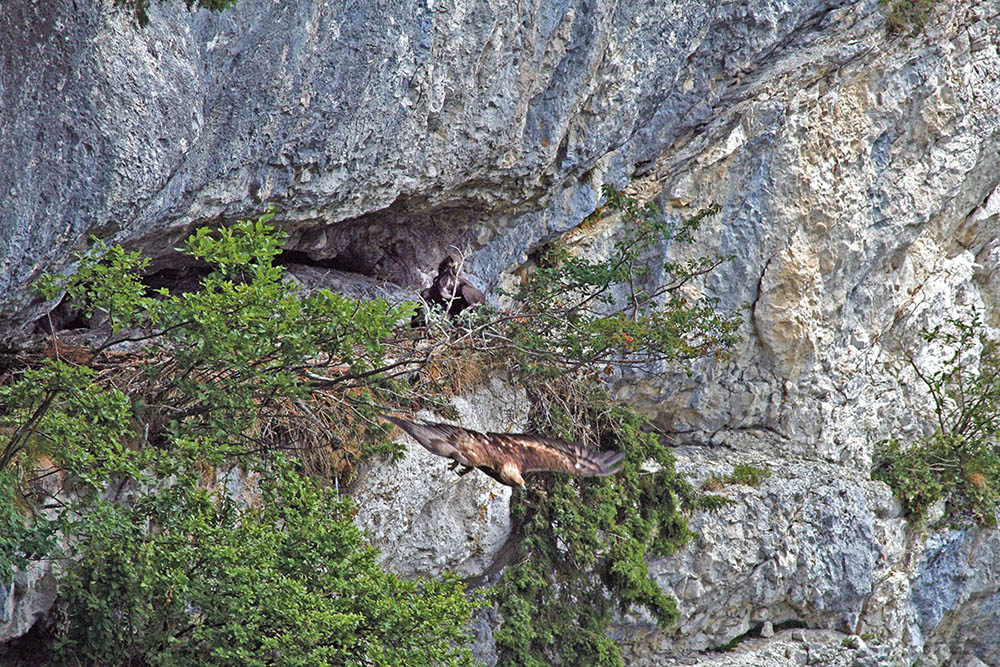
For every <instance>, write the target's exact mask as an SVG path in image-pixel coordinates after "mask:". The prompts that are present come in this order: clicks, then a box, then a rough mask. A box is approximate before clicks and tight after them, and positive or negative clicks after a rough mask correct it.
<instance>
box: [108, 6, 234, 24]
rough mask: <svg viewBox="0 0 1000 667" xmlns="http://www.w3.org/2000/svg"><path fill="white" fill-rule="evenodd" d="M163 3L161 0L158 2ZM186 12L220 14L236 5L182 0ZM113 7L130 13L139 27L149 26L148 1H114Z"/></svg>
mask: <svg viewBox="0 0 1000 667" xmlns="http://www.w3.org/2000/svg"><path fill="white" fill-rule="evenodd" d="M159 1H160V2H163V0H159ZM184 4H185V5H186V6H187V8H188V11H193V10H195V9H208V10H210V11H213V12H221V11H223V10H225V9H229V8H230V7H232V6H234V5H235V4H236V0H184ZM115 5H117V6H118V7H121V8H122V9H124V10H126V11H128V12H131V13H133V14H134V15H135V20H136V23H138V24H139V25H141V26H147V25H149V7H150V0H115Z"/></svg>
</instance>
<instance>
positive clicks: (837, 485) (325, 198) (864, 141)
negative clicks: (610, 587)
mask: <svg viewBox="0 0 1000 667" xmlns="http://www.w3.org/2000/svg"><path fill="white" fill-rule="evenodd" d="M107 4H108V3H103V2H98V0H53V1H52V2H47V3H35V2H30V1H29V0H14V1H13V2H6V3H5V4H4V8H3V11H2V12H0V157H2V164H3V168H0V201H2V203H3V204H4V205H3V206H0V329H2V330H3V332H5V333H10V332H12V331H16V330H17V329H18V328H19V327H23V326H25V325H26V324H27V323H28V322H29V321H30V320H31V318H32V316H33V315H37V314H38V313H40V312H42V306H41V305H40V304H34V305H31V304H30V297H29V296H28V295H27V293H26V292H25V291H24V289H23V287H24V285H25V284H26V282H27V281H28V280H29V279H30V278H31V277H33V276H34V275H36V274H37V273H38V272H39V271H40V270H43V269H51V268H61V267H64V266H66V265H67V262H69V261H70V257H71V251H72V250H73V249H76V248H79V247H81V245H82V244H83V243H84V239H85V238H86V236H87V234H90V233H97V234H100V235H101V236H103V237H105V238H109V239H112V240H118V241H123V242H126V243H128V244H131V245H133V246H141V247H143V248H144V249H145V250H147V251H148V252H150V253H152V254H153V255H154V257H155V258H156V262H155V268H163V267H168V266H174V265H176V264H177V263H178V261H179V260H178V259H177V257H176V255H174V254H172V249H173V248H174V247H175V246H176V245H177V242H178V240H179V238H181V237H182V236H183V234H185V233H186V231H187V230H188V229H190V228H191V227H192V226H193V225H196V224H200V223H205V222H210V223H216V222H219V221H225V220H232V219H235V218H239V217H247V216H251V215H255V214H256V213H258V212H260V211H261V210H263V209H264V208H266V207H270V206H276V207H277V208H278V209H279V213H278V216H277V217H276V220H277V221H279V222H280V224H281V225H282V226H283V227H284V228H285V229H286V230H287V231H289V233H290V237H289V242H288V249H289V250H292V251H295V253H297V254H296V255H294V259H293V261H295V262H297V263H299V264H301V263H303V262H307V261H312V262H319V263H323V265H324V267H323V268H322V269H320V268H317V267H305V268H302V267H298V268H296V269H295V272H296V275H297V276H298V277H299V279H300V280H301V281H302V282H303V283H304V284H306V285H307V286H308V285H310V284H313V283H314V282H316V281H319V282H322V281H324V280H327V281H328V280H329V279H330V278H331V277H332V278H334V283H336V284H337V285H340V287H341V288H342V289H345V290H353V291H357V292H358V293H359V294H361V293H363V294H373V293H378V294H381V292H382V291H383V290H384V292H385V293H386V294H395V295H396V297H397V298H398V297H399V296H400V295H401V294H402V293H400V292H398V291H395V288H393V287H390V286H388V285H387V281H391V282H394V283H396V284H397V285H399V286H400V288H401V289H404V290H407V289H408V290H412V289H413V288H414V287H418V286H423V285H426V284H427V282H428V280H429V277H428V274H429V272H431V271H432V270H433V267H434V266H435V265H436V264H437V262H438V261H439V259H440V257H441V255H442V254H443V252H444V251H445V250H448V249H449V248H451V247H452V246H453V247H454V248H455V249H457V250H459V251H461V252H463V253H466V254H467V263H466V266H467V268H468V271H469V272H470V274H471V277H472V278H473V279H474V280H475V281H476V282H477V283H478V284H481V285H483V286H485V287H487V288H488V289H489V288H492V287H494V286H496V285H497V284H500V283H509V282H510V280H511V279H512V278H511V270H512V269H514V268H516V266H517V265H519V264H521V263H522V262H524V261H525V260H526V258H527V256H528V254H529V253H530V251H531V250H532V247H533V246H534V245H535V244H537V243H538V242H539V241H541V240H545V239H547V238H549V237H551V236H553V235H555V234H557V233H559V232H562V231H564V230H567V229H569V228H572V227H573V226H575V225H576V224H577V223H578V222H579V221H580V220H581V219H582V218H583V217H584V216H585V215H586V214H587V213H589V212H590V210H591V209H592V207H593V205H594V203H595V201H596V198H597V196H598V193H599V190H600V187H601V185H602V184H604V183H613V184H616V185H619V186H621V185H624V184H626V183H629V188H630V190H631V191H633V192H634V193H635V194H637V195H638V196H640V197H642V198H644V199H649V200H654V201H657V202H658V203H660V204H661V205H663V206H664V207H665V209H666V210H667V212H668V214H670V215H677V216H682V215H689V214H690V213H692V212H693V211H694V210H696V209H697V208H698V207H700V206H703V205H705V204H707V203H709V202H712V201H715V202H718V203H719V204H720V205H721V206H722V211H721V213H720V214H719V215H718V216H716V217H715V218H713V219H711V221H710V222H709V223H708V225H707V227H706V228H705V230H704V231H703V232H702V234H700V235H699V240H698V244H697V245H696V246H695V247H693V248H684V247H679V246H677V245H670V246H664V247H661V248H658V249H657V252H656V253H654V254H653V255H652V256H651V257H650V263H651V265H653V266H654V271H653V272H652V278H651V279H652V280H654V281H655V280H657V279H658V278H661V277H662V276H661V275H660V272H659V271H658V270H656V269H655V266H656V263H657V262H658V261H659V260H661V259H666V258H669V259H681V258H683V257H685V256H688V255H692V254H697V253H705V252H720V253H723V254H732V255H734V256H735V259H734V260H733V261H732V262H730V263H728V264H727V265H725V266H724V267H723V268H722V269H721V270H719V271H717V272H716V273H715V274H714V275H713V276H711V278H710V279H709V280H708V281H707V283H706V284H705V285H704V286H701V289H703V290H704V291H706V292H707V293H709V294H712V295H715V296H718V297H719V298H720V300H721V304H722V306H723V307H725V308H729V309H732V310H733V311H734V312H738V313H740V316H741V317H742V322H743V327H742V334H743V342H742V343H741V344H740V345H739V346H738V348H737V349H736V350H735V353H734V354H733V356H732V357H731V359H729V360H727V361H716V360H712V361H710V362H706V363H702V364H698V365H696V366H695V368H694V369H693V371H694V372H693V374H691V375H690V376H688V375H686V374H683V373H671V372H664V373H660V374H657V373H653V372H651V373H647V374H644V375H635V376H629V377H625V378H622V382H621V383H620V385H619V387H618V391H619V396H620V398H621V400H623V401H627V402H629V403H631V404H634V405H637V406H640V407H641V408H642V409H643V410H645V411H646V412H647V413H648V414H649V416H650V417H651V418H653V419H654V420H655V421H656V423H657V424H658V425H659V426H660V427H661V428H662V429H664V431H665V432H667V433H668V434H669V435H670V437H671V438H672V440H673V441H674V442H675V443H676V444H677V445H681V446H684V449H683V450H681V451H680V452H679V453H680V454H682V462H681V465H682V466H683V467H684V468H685V469H686V470H688V471H689V472H690V473H691V474H692V475H693V476H694V477H695V478H696V479H704V478H705V477H706V476H707V475H708V474H710V473H712V472H717V473H720V474H725V473H726V472H728V471H729V470H731V468H732V466H733V465H734V464H735V463H739V462H752V463H755V464H757V465H767V466H768V467H770V468H771V469H772V470H773V473H774V474H773V476H772V477H771V478H769V479H768V480H765V482H764V483H762V484H761V485H760V486H759V487H741V486H737V487H733V488H731V489H727V490H726V491H725V493H726V494H727V495H729V496H730V497H731V498H732V499H733V500H734V501H735V502H734V504H733V505H730V506H728V507H726V508H724V509H723V510H721V511H720V512H718V513H716V514H707V515H697V516H695V517H693V518H692V522H693V524H694V525H695V527H696V529H697V530H698V531H699V533H700V537H699V538H698V540H697V541H696V542H694V543H693V544H692V545H691V547H690V548H689V549H688V550H686V551H685V552H683V553H681V554H677V555H675V556H674V557H672V558H671V559H668V560H663V561H656V562H654V563H653V564H652V565H653V568H654V571H655V572H656V577H657V581H658V582H659V583H660V584H661V585H662V586H664V587H665V588H667V589H668V590H670V591H672V592H674V593H675V594H676V595H677V596H678V599H679V600H680V603H681V609H682V616H683V620H682V622H681V624H680V626H679V627H678V628H674V629H668V630H665V631H661V630H657V629H655V628H653V627H652V626H651V625H650V624H649V619H648V618H646V617H644V615H643V614H642V613H641V611H640V610H636V611H635V613H634V614H631V615H628V616H626V617H623V618H622V619H620V620H619V622H618V623H617V624H616V626H615V627H614V628H613V629H612V631H613V633H614V635H615V636H616V638H618V639H619V640H620V641H621V643H622V645H623V646H625V647H626V649H627V651H628V652H629V655H630V659H631V660H632V661H633V662H634V664H672V663H670V662H669V661H682V662H678V663H677V664H698V663H699V661H700V662H703V663H704V664H781V663H780V660H786V661H787V662H786V663H784V664H826V665H834V664H838V665H839V664H857V665H869V664H870V665H881V664H890V663H891V661H900V662H902V663H904V664H907V663H909V662H912V661H913V660H916V659H921V660H923V661H924V662H925V663H927V664H970V665H972V664H976V661H979V662H982V663H985V664H998V663H1000V632H997V631H996V628H998V627H1000V600H998V595H1000V594H998V591H1000V582H998V574H997V572H998V567H1000V565H998V563H1000V548H998V547H997V536H996V533H995V532H990V531H976V530H969V531H955V532H942V529H941V528H940V527H937V526H929V527H926V528H920V527H913V526H909V525H906V524H905V523H904V522H903V520H902V519H901V518H900V516H899V508H898V505H897V504H895V503H894V501H893V500H892V499H891V498H890V496H889V494H888V491H887V490H886V489H885V487H884V486H882V485H880V484H877V483H873V482H871V481H870V478H869V470H870V466H871V463H872V459H873V446H874V443H876V442H877V441H878V440H879V439H881V438H884V437H887V436H889V435H898V436H901V437H904V438H910V437H915V436H918V435H920V434H921V433H924V432H926V431H927V429H928V428H929V427H930V419H929V417H930V416H931V412H930V410H929V405H930V404H929V402H928V397H927V394H926V392H925V391H924V390H923V388H922V387H921V385H920V383H919V382H918V381H917V378H915V377H914V376H913V374H912V372H911V371H910V370H909V369H908V367H907V363H906V361H905V356H904V351H905V350H910V351H911V352H912V353H913V354H914V355H915V356H916V358H917V359H918V360H920V361H921V363H928V364H935V363H940V360H941V359H942V358H943V357H944V355H946V354H947V352H948V351H947V350H944V349H942V348H940V347H932V346H928V345H925V344H924V343H922V342H921V341H920V340H919V339H918V337H917V334H918V332H919V330H920V329H921V328H922V327H928V326H934V325H936V324H939V323H941V322H942V321H944V319H946V318H947V317H951V316H958V315H962V314H963V313H969V312H970V311H971V309H973V308H975V309H976V310H977V311H979V312H980V313H982V314H983V316H984V319H985V321H986V322H987V323H988V324H990V325H991V326H995V327H996V326H1000V308H998V306H1000V278H998V276H1000V194H998V187H997V185H998V183H1000V114H998V113H997V108H998V105H1000V52H998V45H1000V0H984V1H982V2H976V3H936V5H935V8H934V10H933V12H932V15H931V17H930V19H929V20H928V22H927V24H926V25H925V26H924V27H923V28H922V29H920V30H918V31H917V33H916V34H915V35H914V36H912V37H910V36H888V35H887V34H886V32H885V30H884V21H883V18H882V14H881V13H880V11H879V10H878V8H877V3H876V1H875V0H864V1H863V2H856V3H849V2H843V1H842V0H746V1H745V2H737V3H717V2H708V1H705V0H677V1H676V2H667V3H658V4H653V5H647V4H641V3H627V2H617V3H615V2H610V1H609V0H560V1H559V2H543V1H541V0H532V1H529V2H521V3H502V2H491V1H487V0H449V1H446V2H437V1H435V2H415V1H413V2H378V1H376V0H370V1H366V2H363V3H360V4H356V5H353V6H351V7H347V6H346V5H345V4H344V3H339V2H333V1H319V2H271V1H270V0H240V1H239V3H238V6H237V8H236V9H235V10H234V11H231V12H226V13H222V14H218V15H212V14H209V13H207V12H197V13H194V14H190V13H187V12H185V11H184V10H183V9H182V8H181V7H180V3H176V2H167V3H165V4H154V6H153V12H152V18H153V21H152V23H151V25H150V27H149V28H147V29H145V30H137V29H136V28H135V27H134V26H133V25H132V24H131V23H130V20H129V19H128V17H126V16H124V15H120V14H118V13H115V12H114V11H112V10H111V9H109V8H108V7H107V6H106V5H107ZM614 231H615V230H614V225H613V224H610V225H605V226H601V227H600V228H598V229H596V230H594V232H593V233H580V234H578V235H577V236H576V245H575V246H574V247H576V248H577V249H579V250H581V251H582V252H589V253H591V254H593V255H598V256H599V255H601V254H602V253H606V252H607V249H608V247H609V245H610V240H611V238H612V236H611V235H612V234H613V233H614ZM324 270H330V271H331V273H330V275H328V276H326V277H322V276H318V275H317V272H319V271H324ZM345 271H353V272H360V273H363V274H365V276H367V278H368V279H367V280H365V279H356V278H352V277H349V276H347V275H346V274H345V273H344V272H345ZM744 305H746V306H747V307H745V308H744ZM651 370H657V369H651ZM659 370H665V369H659ZM462 414H463V418H464V416H465V415H468V416H469V417H468V418H469V419H470V421H469V422H467V423H466V425H468V426H472V427H480V428H494V429H504V428H505V427H506V426H507V424H506V423H502V422H507V421H509V420H508V419H505V418H502V417H498V416H497V415H495V414H492V413H490V414H491V416H488V417H484V418H483V419H484V421H482V422H481V423H479V422H476V421H474V417H475V415H476V414H478V410H464V411H462ZM411 444H412V443H411ZM446 465H447V464H446V462H443V461H441V460H436V459H434V458H433V457H430V455H427V454H426V453H425V452H423V451H422V450H420V449H419V448H417V447H416V446H415V445H413V446H411V447H410V449H409V451H408V455H407V458H406V459H404V461H403V463H402V464H401V465H399V466H395V467H389V466H383V467H379V468H373V469H371V470H369V471H368V472H366V477H365V478H363V479H362V482H361V485H362V486H361V487H359V491H360V490H361V489H363V495H360V496H359V497H363V498H365V501H364V502H363V503H362V506H363V507H365V506H367V507H368V508H369V509H368V510H367V514H366V515H359V523H361V524H362V525H364V526H365V527H366V529H368V530H369V532H370V534H371V535H372V537H373V540H374V541H376V542H377V543H378V544H379V545H380V546H381V547H382V548H383V550H384V553H385V556H384V558H385V559H386V560H385V562H386V563H387V564H388V565H389V566H391V567H393V568H394V569H397V570H399V571H402V572H407V573H420V572H424V573H434V572H438V571H440V570H441V569H442V568H457V569H458V570H459V571H460V572H462V573H464V574H467V575H470V576H473V575H475V574H477V573H481V572H482V570H483V568H484V567H485V566H486V565H488V561H489V560H490V558H491V554H493V553H495V551H496V549H498V548H499V545H501V544H502V543H503V541H504V539H505V534H506V530H507V527H508V525H509V514H507V513H506V500H505V497H504V496H502V495H494V494H497V493H498V492H499V493H500V494H502V493H503V489H498V488H497V487H496V486H495V485H494V483H493V482H492V481H491V480H488V479H486V478H484V477H483V476H482V475H469V476H466V477H464V478H461V479H459V480H457V481H456V480H455V478H454V476H453V474H452V473H449V472H447V471H446V470H444V468H445V467H446ZM413 480H420V483H418V484H414V483H413ZM483 508H485V512H486V514H485V515H481V514H477V512H480V510H482V509H483ZM8 615H10V614H8ZM789 621H791V622H795V623H799V624H802V625H805V626H806V627H805V628H802V629H798V630H792V631H787V630H786V631H782V630H780V628H782V627H784V626H782V625H781V623H783V622H789ZM767 623H770V624H771V628H772V629H773V630H775V635H774V636H773V637H772V638H770V639H766V638H765V639H760V640H755V641H761V642H763V643H762V644H761V645H759V646H757V647H756V648H754V647H749V648H747V651H750V650H751V648H752V650H753V651H756V653H753V652H745V651H743V650H742V649H740V651H741V655H742V654H743V653H746V655H745V656H744V657H738V656H716V655H714V654H705V655H702V654H699V653H697V651H701V650H703V649H706V648H712V647H717V646H720V645H723V644H725V643H727V642H728V641H730V640H732V639H733V638H736V637H739V636H740V635H742V634H743V633H745V632H748V631H753V630H754V629H755V628H757V627H758V626H759V627H760V628H761V629H764V628H765V627H766V624H767ZM488 625H489V624H486V625H484V626H483V627H487V626H488ZM796 633H798V635H796ZM824 633H825V634H824ZM486 634H488V632H486ZM853 637H865V638H866V639H864V643H863V644H859V645H858V646H848V647H843V648H842V649H841V648H838V646H839V642H842V641H843V640H845V639H850V638H853ZM869 640H870V641H869ZM852 642H853V640H852ZM481 643H483V644H484V646H485V645H486V644H488V638H487V639H483V642H481ZM755 646H756V645H755ZM813 647H814V648H813ZM480 653H481V654H482V655H484V656H488V655H490V653H489V649H488V647H486V648H482V649H481V650H480ZM755 656H756V657H755ZM757 659H759V660H760V662H759V663H755V662H753V661H754V660H757ZM727 660H730V662H726V661H727ZM732 660H737V661H739V660H743V662H732ZM769 661H770V662H769Z"/></svg>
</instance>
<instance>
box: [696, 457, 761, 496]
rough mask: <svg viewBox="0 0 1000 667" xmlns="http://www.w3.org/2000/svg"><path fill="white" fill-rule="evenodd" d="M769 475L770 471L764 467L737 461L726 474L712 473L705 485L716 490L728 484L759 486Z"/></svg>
mask: <svg viewBox="0 0 1000 667" xmlns="http://www.w3.org/2000/svg"><path fill="white" fill-rule="evenodd" d="M770 476H771V471H770V470H768V469H767V468H766V467H765V468H760V467H758V466H755V465H752V464H750V463H737V464H736V465H734V466H733V471H732V472H731V473H729V474H728V475H713V476H712V477H710V478H709V479H708V481H707V482H706V486H707V487H708V488H710V489H713V490H718V489H720V488H722V487H723V486H726V485H728V484H744V485H746V486H760V483H761V482H763V481H764V480H765V479H767V478H768V477H770Z"/></svg>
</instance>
